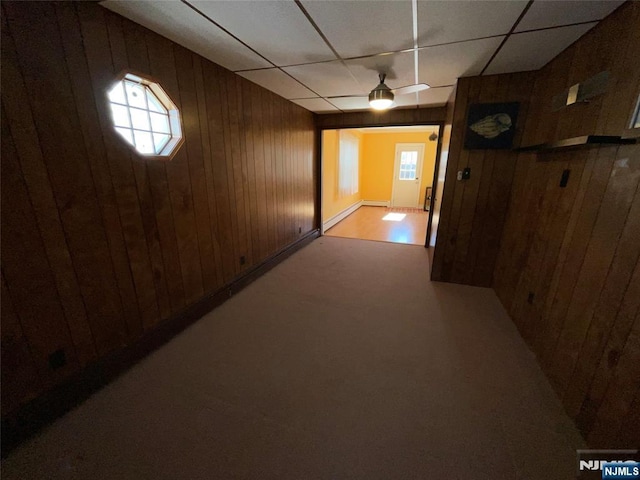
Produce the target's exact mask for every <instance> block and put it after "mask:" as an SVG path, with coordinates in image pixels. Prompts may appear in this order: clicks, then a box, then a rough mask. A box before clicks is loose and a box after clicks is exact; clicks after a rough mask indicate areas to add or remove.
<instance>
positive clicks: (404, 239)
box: [325, 206, 429, 245]
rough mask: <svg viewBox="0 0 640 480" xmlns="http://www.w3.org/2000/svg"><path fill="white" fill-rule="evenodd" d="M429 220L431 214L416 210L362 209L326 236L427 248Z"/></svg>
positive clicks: (366, 207)
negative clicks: (425, 246)
mask: <svg viewBox="0 0 640 480" xmlns="http://www.w3.org/2000/svg"><path fill="white" fill-rule="evenodd" d="M389 214H391V215H389ZM428 220H429V213H428V212H425V211H422V210H421V209H417V208H386V207H369V206H363V207H360V208H359V209H358V210H356V211H355V212H353V213H352V214H351V215H349V216H348V217H347V218H345V219H344V220H342V221H341V222H340V223H338V224H336V225H334V226H333V227H331V228H330V229H329V230H327V231H326V232H325V235H328V236H330V237H344V238H360V239H363V240H377V241H381V242H393V243H406V244H410V245H424V243H425V238H426V236H427V221H428Z"/></svg>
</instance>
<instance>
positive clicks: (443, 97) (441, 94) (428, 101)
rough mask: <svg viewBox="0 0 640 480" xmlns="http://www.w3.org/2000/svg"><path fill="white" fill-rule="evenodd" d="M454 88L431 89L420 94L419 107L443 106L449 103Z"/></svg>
mask: <svg viewBox="0 0 640 480" xmlns="http://www.w3.org/2000/svg"><path fill="white" fill-rule="evenodd" d="M453 88H454V87H441V88H430V89H429V90H423V91H422V92H418V105H422V106H425V105H428V106H432V107H436V106H442V105H445V104H446V103H447V101H448V100H449V97H450V96H451V93H452V92H453Z"/></svg>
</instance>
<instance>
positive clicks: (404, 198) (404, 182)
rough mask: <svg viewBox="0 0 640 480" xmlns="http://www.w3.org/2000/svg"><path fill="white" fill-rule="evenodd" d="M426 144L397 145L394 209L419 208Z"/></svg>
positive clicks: (392, 196) (393, 194) (392, 201)
mask: <svg viewBox="0 0 640 480" xmlns="http://www.w3.org/2000/svg"><path fill="white" fill-rule="evenodd" d="M423 160H424V143H397V144H396V161H395V164H394V167H393V190H392V194H391V206H392V207H419V206H420V205H419V204H418V203H419V200H420V177H421V176H422V161H423Z"/></svg>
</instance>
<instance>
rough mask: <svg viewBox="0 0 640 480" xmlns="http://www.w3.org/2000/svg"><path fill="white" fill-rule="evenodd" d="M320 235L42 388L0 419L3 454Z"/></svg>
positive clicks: (315, 232) (302, 240)
mask: <svg viewBox="0 0 640 480" xmlns="http://www.w3.org/2000/svg"><path fill="white" fill-rule="evenodd" d="M319 236H320V232H319V230H318V229H317V228H316V229H314V230H311V231H310V232H308V233H306V234H305V235H303V236H302V237H300V238H299V239H297V240H296V241H294V242H292V243H290V244H289V245H287V246H286V247H284V248H283V249H281V250H280V251H278V252H276V253H275V254H273V255H271V256H270V257H268V258H267V259H265V260H264V261H263V262H261V263H260V264H258V265H256V266H254V267H253V268H250V269H247V270H246V271H244V272H243V273H242V274H240V275H238V276H237V277H235V278H234V279H233V280H231V281H230V282H228V283H227V284H226V285H224V286H223V287H221V288H219V289H218V290H216V291H215V292H213V293H211V294H209V295H206V296H205V297H203V298H201V299H200V300H198V301H197V302H196V303H194V304H192V305H190V306H188V307H187V308H185V309H184V310H182V311H181V312H180V313H178V314H176V315H174V316H172V317H171V318H170V319H168V320H167V321H165V322H162V323H160V324H158V325H157V326H156V327H155V328H154V329H152V330H150V331H149V332H148V333H146V334H145V335H143V336H142V337H141V338H140V339H139V340H138V341H136V342H135V343H133V344H131V345H128V346H126V347H124V348H122V349H120V350H117V351H115V352H113V353H111V354H109V355H107V356H105V357H103V358H101V359H99V360H98V361H96V362H94V363H91V364H89V365H88V366H87V367H85V368H84V369H83V370H81V371H80V372H79V373H77V374H75V375H73V376H72V377H70V378H69V379H68V380H67V381H66V382H64V383H63V384H61V385H58V386H57V387H55V388H54V389H52V390H50V391H48V392H46V393H44V394H43V395H41V396H39V397H38V398H36V399H34V400H32V401H31V402H29V403H27V404H25V405H24V406H22V407H20V408H19V409H18V410H17V411H15V412H13V413H11V414H10V415H8V416H7V418H3V419H2V458H5V457H6V456H7V455H8V454H9V453H10V452H11V451H12V450H13V449H14V448H15V447H17V446H18V445H19V444H20V443H22V442H24V441H25V440H27V439H28V438H30V437H32V436H33V435H35V434H36V433H38V432H39V431H40V430H41V429H42V428H44V427H45V426H47V425H49V424H50V423H52V422H53V421H55V420H56V419H58V418H60V417H61V416H62V415H64V414H65V413H67V412H68V411H70V410H71V409H73V408H74V407H76V406H77V405H79V404H80V403H82V402H83V401H84V400H86V399H87V398H89V396H91V395H93V394H94V393H96V392H97V391H98V390H100V389H101V388H102V387H104V386H106V385H107V384H109V383H110V382H112V381H113V380H115V379H116V378H117V377H119V376H120V375H122V374H123V373H125V372H126V371H127V370H128V369H129V368H131V367H132V366H134V365H135V364H136V363H137V362H139V361H140V360H142V359H143V358H145V357H146V356H147V355H149V354H150V353H151V352H153V351H154V350H157V349H158V348H160V347H161V346H162V345H164V344H165V343H167V342H168V341H169V340H171V339H172V338H173V337H175V336H176V335H177V334H179V333H180V332H182V331H183V330H184V329H186V328H187V327H188V326H190V325H191V324H193V323H195V322H196V321H197V320H199V319H200V318H202V316H204V315H206V314H207V313H209V312H210V311H212V310H213V309H214V308H216V307H218V306H220V305H222V304H223V303H224V302H225V301H226V300H228V299H229V298H231V297H232V296H233V295H236V294H237V293H239V292H240V291H241V290H242V289H243V288H245V287H246V286H247V285H249V284H250V283H251V282H253V281H254V280H257V279H258V278H259V277H260V276H262V275H264V274H265V273H267V272H268V271H269V270H271V269H272V268H273V267H275V266H276V265H278V264H279V263H280V262H282V261H283V260H285V259H287V258H288V257H290V256H291V255H292V254H293V253H295V252H297V251H298V250H300V249H301V248H303V247H305V246H307V245H308V244H309V243H311V242H312V241H313V240H315V239H316V238H318V237H319Z"/></svg>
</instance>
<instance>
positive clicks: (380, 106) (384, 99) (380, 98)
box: [369, 73, 394, 110]
mask: <svg viewBox="0 0 640 480" xmlns="http://www.w3.org/2000/svg"><path fill="white" fill-rule="evenodd" d="M385 76H386V75H385V74H384V73H381V74H380V83H379V84H378V86H377V87H376V88H374V89H373V90H371V93H370V94H369V105H371V108H373V109H374V110H386V109H388V108H390V107H391V105H393V99H394V95H393V92H392V91H391V89H390V88H389V87H387V86H386V85H385V83H384V78H385Z"/></svg>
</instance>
